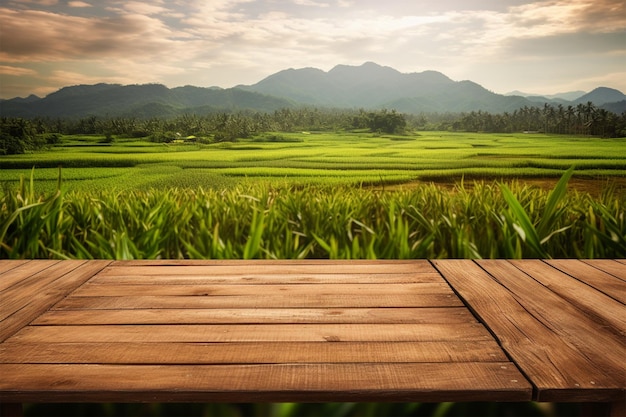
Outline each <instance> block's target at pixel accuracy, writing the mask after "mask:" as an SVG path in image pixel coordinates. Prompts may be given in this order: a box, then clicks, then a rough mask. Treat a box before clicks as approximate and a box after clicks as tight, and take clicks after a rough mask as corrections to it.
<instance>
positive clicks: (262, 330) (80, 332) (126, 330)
mask: <svg viewBox="0 0 626 417" xmlns="http://www.w3.org/2000/svg"><path fill="white" fill-rule="evenodd" d="M490 339H491V336H490V335H489V332H488V331H487V330H486V329H485V328H484V327H483V326H482V325H480V324H477V323H459V324H457V323H455V324H235V325H233V324H193V325H186V324H185V325H107V326H92V325H86V326H28V327H26V328H24V329H22V330H21V331H19V332H18V333H17V334H15V335H14V336H13V337H12V338H11V340H14V341H17V342H29V343H52V342H64V343H70V342H71V343H86V342H96V343H112V342H146V343H150V342H190V343H191V342H296V341H299V342H324V341H326V342H340V341H346V342H349V341H352V342H354V341H358V342H376V341H390V342H407V341H414V342H423V341H438V340H439V341H442V340H466V341H467V340H490Z"/></svg>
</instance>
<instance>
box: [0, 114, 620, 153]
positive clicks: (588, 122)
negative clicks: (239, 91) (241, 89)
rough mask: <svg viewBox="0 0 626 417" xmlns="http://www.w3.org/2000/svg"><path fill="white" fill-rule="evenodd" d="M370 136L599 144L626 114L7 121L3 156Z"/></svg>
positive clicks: (0, 134)
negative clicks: (86, 146) (137, 141)
mask: <svg viewBox="0 0 626 417" xmlns="http://www.w3.org/2000/svg"><path fill="white" fill-rule="evenodd" d="M354 129H363V130H369V131H371V132H375V133H380V134H403V133H406V132H409V131H415V130H442V131H472V132H477V131H482V132H493V133H513V132H522V131H533V132H545V133H556V134H572V135H597V136H600V137H625V136H626V113H623V114H621V115H617V114H615V113H611V112H609V111H607V110H604V109H601V108H598V107H596V106H595V105H593V103H591V102H589V103H587V104H579V105H578V106H567V107H564V106H562V105H560V104H559V105H556V106H553V105H550V104H546V105H544V106H543V107H523V108H521V109H519V110H515V111H514V112H512V113H507V112H505V113H501V114H493V113H488V112H482V111H476V112H469V113H460V114H449V113H446V114H437V113H430V114H426V113H424V114H419V115H409V114H403V113H399V112H397V111H395V110H386V109H384V110H371V111H368V110H364V109H358V110H357V109H355V110H345V109H322V108H284V109H281V110H277V111H274V112H271V113H261V112H245V111H241V112H231V113H227V112H221V113H208V114H204V115H200V114H184V115H181V116H177V117H174V118H148V119H141V118H136V117H97V116H90V117H85V118H80V119H69V118H65V119H60V118H58V119H52V118H33V119H23V118H13V117H0V155H2V154H18V153H24V152H27V151H31V150H36V149H40V148H42V147H45V146H52V145H54V144H56V143H57V142H58V141H59V140H60V135H72V134H86V135H91V134H99V135H104V136H105V140H107V141H112V140H114V138H116V137H128V138H145V139H147V140H151V141H155V142H171V141H174V140H176V139H180V138H189V140H197V141H202V142H206V143H211V142H221V141H235V140H237V139H245V138H250V137H254V136H255V135H259V134H261V133H265V132H276V131H280V132H298V131H311V130H313V131H341V130H354Z"/></svg>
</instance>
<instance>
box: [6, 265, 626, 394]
mask: <svg viewBox="0 0 626 417" xmlns="http://www.w3.org/2000/svg"><path fill="white" fill-rule="evenodd" d="M625 289H626V261H624V260H594V261H591V260H590V261H587V260H585V261H579V260H553V261H540V260H522V261H506V260H485V261H471V260H437V261H427V260H410V261H400V260H398V261H322V260H319V261H318V260H303V261H187V260H180V261H176V260H167V261H166V260H163V261H159V260H157V261H74V260H69V261H54V260H31V261H12V260H4V261H0V375H2V377H1V378H0V402H4V403H16V402H66V401H67V402H72V401H80V402H130V401H133V402H134V401H142V402H168V401H181V402H192V401H200V402H210V401H216V402H217V401H219V402H264V401H272V402H282V401H290V402H292V401H293V402H308V401H316V402H318V401H368V402H369V401H428V402H432V401H529V400H531V399H534V400H539V401H589V402H616V401H617V402H619V401H622V400H623V399H624V398H625V390H624V386H625V381H626V378H625V370H624V358H625V357H626V356H625V355H624V353H625V345H624V334H625V333H624V332H625V329H626V314H625V313H626V308H625V306H624V303H625V301H626V293H625V291H624V290H625Z"/></svg>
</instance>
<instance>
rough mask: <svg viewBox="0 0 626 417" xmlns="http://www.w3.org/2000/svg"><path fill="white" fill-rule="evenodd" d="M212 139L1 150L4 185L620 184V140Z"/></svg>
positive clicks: (79, 141) (625, 167)
mask: <svg viewBox="0 0 626 417" xmlns="http://www.w3.org/2000/svg"><path fill="white" fill-rule="evenodd" d="M281 137H284V141H282V142H263V141H259V140H258V138H252V139H249V140H245V141H244V140H241V141H239V142H234V143H231V142H226V143H215V144H208V145H203V144H197V143H173V144H157V143H151V142H145V141H138V140H128V139H117V140H116V141H115V142H114V143H112V144H108V143H102V139H103V137H98V136H92V137H90V136H77V137H73V136H69V137H64V138H63V141H62V144H61V146H57V147H54V148H51V149H50V150H48V151H44V152H38V153H33V154H25V155H13V156H2V157H0V183H1V184H4V187H3V188H6V187H7V186H8V187H10V186H16V185H17V184H18V182H19V178H20V177H21V176H27V177H28V176H30V171H31V169H32V168H33V167H34V168H35V180H36V186H37V187H38V189H41V191H46V192H52V191H54V188H55V186H56V178H57V176H58V167H63V186H64V188H65V190H68V191H71V190H76V191H80V190H109V189H117V190H121V189H144V190H145V189H150V188H172V187H179V188H181V187H182V188H189V187H197V186H202V187H204V188H220V187H231V186H233V185H235V184H254V183H259V182H262V183H264V184H269V185H272V186H278V185H280V186H294V185H295V186H303V185H311V184H314V185H332V186H340V185H345V186H351V187H354V186H360V187H362V186H377V187H381V186H390V185H394V186H398V185H401V184H406V185H414V184H420V183H429V182H431V181H434V182H447V183H450V184H453V183H455V182H458V181H460V180H461V179H480V180H494V179H496V180H500V179H514V178H526V179H533V178H534V179H536V178H553V179H554V178H558V177H560V175H561V174H562V173H563V172H564V171H565V170H566V169H568V168H569V167H571V166H575V167H576V172H575V175H574V177H575V178H577V179H587V180H591V179H593V180H598V179H601V180H605V179H607V178H611V179H612V180H614V181H615V182H617V183H618V185H620V184H621V185H622V186H623V185H624V184H626V153H625V152H623V149H626V141H625V140H624V139H598V138H589V137H569V136H557V135H543V134H480V133H474V134H467V133H450V132H420V133H415V134H413V135H411V136H378V135H373V134H371V133H362V132H360V133H359V132H356V133H352V132H341V133H327V132H324V133H315V132H300V133H281Z"/></svg>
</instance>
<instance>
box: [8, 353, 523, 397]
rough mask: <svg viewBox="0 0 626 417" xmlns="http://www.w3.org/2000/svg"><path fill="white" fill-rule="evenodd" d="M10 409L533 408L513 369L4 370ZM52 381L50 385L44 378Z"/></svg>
mask: <svg viewBox="0 0 626 417" xmlns="http://www.w3.org/2000/svg"><path fill="white" fill-rule="evenodd" d="M0 374H2V375H4V377H3V378H1V379H0V398H1V399H3V400H4V401H7V402H20V401H28V400H31V401H32V399H33V398H37V401H41V402H54V401H58V402H66V401H98V402H106V401H118V402H127V401H131V402H135V401H148V402H168V401H198V400H199V399H202V401H219V402H224V401H228V402H255V401H275V402H281V401H356V400H360V399H364V398H369V399H370V400H371V401H443V400H444V399H445V400H446V401H481V400H483V401H500V400H506V401H528V400H530V398H531V393H532V389H531V386H530V385H529V384H528V382H526V381H525V380H524V379H523V377H522V376H521V374H520V373H519V371H518V370H517V369H516V368H515V367H514V366H511V365H510V364H509V363H507V362H504V363H497V362H495V363H494V362H491V363H473V362H466V363H461V364H459V363H453V364H450V363H422V364H420V363H403V364H393V363H385V364H377V363H354V364H327V363H325V364H310V363H309V364H271V365H169V366H162V365H29V366H28V367H24V366H20V365H12V364H6V365H5V364H0ZM42 375H45V378H42Z"/></svg>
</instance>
